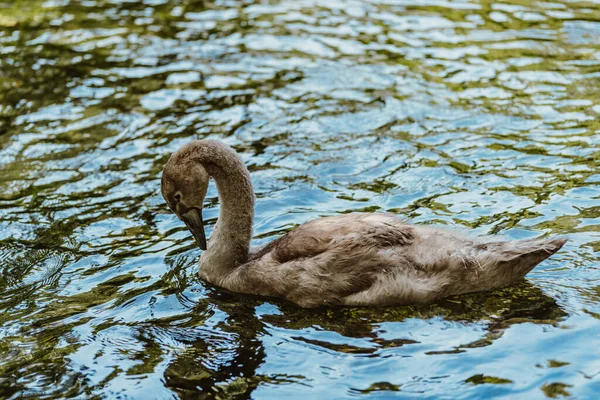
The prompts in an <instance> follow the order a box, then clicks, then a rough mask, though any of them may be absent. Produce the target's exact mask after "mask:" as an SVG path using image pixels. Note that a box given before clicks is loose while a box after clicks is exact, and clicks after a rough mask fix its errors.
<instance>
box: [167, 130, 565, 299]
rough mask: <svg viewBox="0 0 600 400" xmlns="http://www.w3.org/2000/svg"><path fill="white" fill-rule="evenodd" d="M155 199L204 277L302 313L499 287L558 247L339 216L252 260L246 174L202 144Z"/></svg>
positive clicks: (173, 167) (221, 149)
mask: <svg viewBox="0 0 600 400" xmlns="http://www.w3.org/2000/svg"><path fill="white" fill-rule="evenodd" d="M210 177H213V178H214V179H215V181H216V183H217V189H218V191H219V198H220V200H221V202H222V205H221V213H220V216H219V222H218V224H217V225H216V227H215V230H214V233H213V235H212V237H211V240H210V241H209V242H208V245H207V243H206V237H205V234H204V226H203V222H202V212H201V210H202V205H203V202H204V198H205V196H206V192H207V188H208V181H209V178H210ZM162 194H163V197H164V198H165V200H166V201H167V203H168V205H169V207H170V208H171V209H172V210H173V211H174V212H175V213H176V214H177V216H178V217H179V218H181V219H182V220H183V221H184V222H185V224H186V225H187V227H188V228H189V229H190V231H191V232H192V234H193V235H194V237H195V238H196V240H197V241H198V244H199V245H200V248H201V249H203V250H205V252H204V254H203V255H202V257H201V259H200V276H201V277H202V278H203V279H206V280H207V281H209V282H211V283H213V284H216V285H218V286H221V287H224V288H226V289H229V290H231V291H234V292H241V293H251V294H257V295H263V296H273V297H281V298H285V299H288V300H291V301H293V302H295V303H296V304H298V305H300V306H303V307H316V306H319V305H350V306H352V305H358V306H367V305H390V304H413V303H424V302H431V301H434V300H437V299H440V298H442V297H446V296H450V295H455V294H461V293H468V292H476V291H482V290H489V289H493V288H498V287H501V286H505V285H508V284H510V283H513V282H514V281H516V280H518V279H520V278H521V277H523V276H524V275H525V274H526V273H528V272H529V271H530V270H531V269H532V268H533V267H534V266H535V265H537V264H538V263H539V262H541V261H542V260H544V259H546V258H547V257H549V256H550V255H552V254H554V253H555V252H556V251H557V250H558V249H560V248H561V247H562V246H563V244H564V243H565V241H566V240H565V239H552V240H521V241H513V242H505V241H504V242H503V241H490V240H488V241H477V240H474V239H469V238H465V237H463V236H460V235H458V234H456V233H454V232H451V231H446V230H441V229H437V228H432V227H426V226H413V225H410V224H408V223H406V222H405V221H403V220H401V219H398V218H396V217H395V216H393V215H389V214H375V213H373V214H346V215H339V216H334V217H327V218H321V219H317V220H314V221H311V222H308V223H306V224H304V225H301V226H299V227H298V228H296V229H295V230H293V231H292V232H290V233H288V234H287V235H285V236H283V237H281V238H279V239H277V240H274V241H273V242H271V243H270V244H268V245H267V246H265V247H264V248H262V249H261V250H259V251H258V252H257V253H255V254H252V255H251V254H250V253H249V246H250V239H251V236H252V218H253V215H254V209H253V208H254V192H253V189H252V183H251V181H250V174H249V173H248V170H247V169H246V167H245V166H244V163H243V162H242V161H241V160H240V158H239V157H238V156H237V154H236V153H235V152H234V151H233V150H232V149H231V148H230V147H229V146H227V145H225V144H223V143H220V142H217V141H210V140H205V141H196V142H193V143H190V144H188V145H186V146H183V147H182V148H181V149H180V150H179V151H177V152H176V153H174V154H173V155H172V156H171V158H170V159H169V161H168V162H167V164H166V165H165V168H164V171H163V177H162Z"/></svg>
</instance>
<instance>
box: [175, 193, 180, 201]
mask: <svg viewBox="0 0 600 400" xmlns="http://www.w3.org/2000/svg"><path fill="white" fill-rule="evenodd" d="M180 200H181V195H180V194H179V193H175V201H180Z"/></svg>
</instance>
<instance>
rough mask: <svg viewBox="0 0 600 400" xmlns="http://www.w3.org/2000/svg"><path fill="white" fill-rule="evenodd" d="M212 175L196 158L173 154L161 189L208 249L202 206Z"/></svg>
mask: <svg viewBox="0 0 600 400" xmlns="http://www.w3.org/2000/svg"><path fill="white" fill-rule="evenodd" d="M208 181H209V175H208V173H207V172H206V170H205V169H204V167H202V165H200V164H198V163H197V162H193V161H192V160H186V159H181V158H179V157H171V159H170V160H169V161H168V162H167V164H166V165H165V168H164V169H163V175H162V183H161V192H162V196H163V197H164V199H165V200H166V202H167V204H168V206H169V208H170V209H171V210H172V211H173V212H174V213H175V215H177V217H179V219H180V220H182V221H183V222H184V223H185V225H186V226H187V227H188V229H189V230H190V232H192V235H194V238H195V239H196V242H198V246H200V248H201V249H202V250H206V234H205V233H204V223H203V221H202V205H203V204H204V198H205V197H206V191H207V189H208Z"/></svg>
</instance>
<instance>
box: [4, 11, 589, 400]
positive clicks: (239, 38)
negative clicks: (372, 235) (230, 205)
mask: <svg viewBox="0 0 600 400" xmlns="http://www.w3.org/2000/svg"><path fill="white" fill-rule="evenodd" d="M599 38H600V3H598V2H597V1H554V2H530V1H524V0H523V1H522V0H511V1H506V2H487V1H483V0H480V1H476V0H472V1H467V0H465V1H462V0H461V1H442V0H440V1H438V0H431V1H419V2H417V1H391V0H389V1H387V0H381V1H380V0H372V1H351V0H345V1H342V0H339V1H317V0H312V1H308V0H307V1H304V0H288V1H271V2H260V1H225V0H223V1H212V2H206V1H196V0H144V1H125V0H91V1H88V0H86V1H83V0H82V1H77V0H45V1H41V0H20V1H12V2H5V3H2V4H0V53H2V56H1V57H0V89H1V90H0V171H1V173H0V287H1V288H2V291H1V292H0V293H1V295H0V349H1V351H0V397H3V398H20V397H53V396H64V397H80V398H91V397H98V398H113V397H116V396H120V397H121V398H172V397H182V398H198V397H201V398H214V397H219V398H246V397H249V396H251V397H253V398H283V397H284V396H285V397H288V398H308V397H312V398H317V397H319V398H361V397H364V398H389V397H399V398H411V397H419V398H483V397H491V396H506V397H507V398H521V397H522V398H543V397H551V398H557V397H562V396H574V397H576V398H594V396H595V395H597V393H598V392H600V357H598V351H597V350H596V349H598V348H599V347H600V325H599V324H600V322H599V321H598V320H599V319H600V270H599V268H598V261H597V260H598V256H597V254H598V251H600V233H599V232H600V190H599V184H600V172H599V169H598V167H599V164H600V124H599V123H598V121H599V120H600V84H599V82H600V80H599V79H600V39H599ZM208 137H210V138H217V139H219V140H222V141H225V142H226V143H228V144H230V145H232V146H233V147H234V148H235V149H236V150H237V151H238V152H239V153H240V154H241V156H242V157H243V159H244V161H245V162H246V163H247V165H248V167H249V169H250V171H251V173H252V179H253V182H254V185H255V190H256V193H257V204H256V220H255V240H254V244H256V245H259V244H264V243H268V242H269V241H270V240H272V239H274V238H275V237H277V236H279V235H281V234H282V233H284V232H286V231H287V230H289V229H292V228H293V227H294V226H296V225H297V224H300V223H303V222H305V221H308V220H310V219H313V218H317V217H319V216H325V215H335V214H338V213H345V212H350V211H388V212H393V213H396V214H398V215H401V216H404V217H406V218H409V219H411V220H412V221H414V222H415V223H436V224H445V225H454V226H457V227H458V228H459V229H468V230H472V231H474V232H476V233H479V234H500V235H504V236H506V237H509V238H513V239H518V238H531V237H538V236H549V235H564V236H567V237H569V238H570V242H569V243H568V244H567V245H566V246H565V248H564V249H563V250H562V251H561V252H560V253H559V254H557V255H556V256H554V257H552V259H550V260H548V261H546V262H544V263H543V264H542V265H540V266H538V267H537V268H536V269H535V270H534V271H532V272H531V273H530V274H529V275H528V279H527V280H526V281H524V282H522V283H520V284H518V285H516V286H515V287H511V288H506V289H503V290H498V291H496V292H493V293H484V294H476V295H468V296H461V297H456V298H451V299H447V300H445V301H443V302H440V303H438V304H433V305H427V306H418V307H395V308H394V307H392V308H386V309H322V310H301V309H298V308H297V307H295V306H293V305H290V304H287V303H282V302H278V301H274V300H268V299H259V298H252V297H247V296H238V295H234V294H231V293H226V292H224V291H223V290H221V289H219V288H215V287H213V286H211V285H209V284H206V283H204V282H202V281H200V280H199V279H198V278H197V277H196V270H197V259H198V256H199V255H200V250H198V249H197V248H196V246H195V245H194V242H193V240H192V239H191V237H190V234H189V233H188V232H187V230H186V229H185V227H184V226H182V224H181V222H180V221H179V220H178V219H177V218H176V217H175V216H174V215H173V214H171V213H170V212H168V210H167V208H166V207H165V205H164V202H163V200H162V198H161V196H160V194H159V186H160V171H161V169H162V166H163V165H164V163H165V162H166V160H167V158H168V156H169V154H170V153H171V152H173V151H175V150H177V149H178V148H179V147H180V146H181V145H183V144H185V143H188V142H190V141H191V140H194V139H198V138H208ZM206 207H207V209H206V215H205V219H206V221H207V223H208V225H209V226H208V229H207V231H208V233H210V231H211V230H212V226H213V225H214V223H215V221H216V218H217V215H218V206H217V198H216V191H215V188H214V187H211V188H210V191H209V197H208V198H207V204H206Z"/></svg>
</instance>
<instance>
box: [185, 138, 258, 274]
mask: <svg viewBox="0 0 600 400" xmlns="http://www.w3.org/2000/svg"><path fill="white" fill-rule="evenodd" d="M194 150H196V151H194V152H193V154H194V158H196V160H197V161H198V162H199V163H200V164H202V166H203V167H204V168H205V169H206V172H208V174H209V175H210V176H212V177H213V178H214V180H215V182H216V184H217V190H218V192H219V200H220V203H221V209H220V212H219V220H218V221H217V224H216V225H215V229H214V230H213V233H212V235H211V236H210V240H209V241H208V246H207V250H206V251H205V252H204V253H203V254H202V257H201V258H200V270H199V273H200V276H201V277H202V278H203V279H206V280H208V281H209V282H212V283H214V284H217V285H219V284H220V282H221V281H222V280H223V279H224V278H225V277H227V276H228V275H229V274H230V273H231V272H232V270H233V269H234V268H236V267H237V266H239V265H241V264H244V263H245V262H247V261H248V254H249V250H250V239H251V238H252V219H253V217H254V190H253V188H252V181H251V179H250V173H249V172H248V169H247V168H246V166H245V165H244V162H243V161H242V160H241V159H240V158H239V156H238V155H237V154H236V153H235V151H233V150H232V149H231V148H230V147H229V146H226V145H224V144H222V143H220V142H216V141H210V140H205V141H201V142H196V149H194Z"/></svg>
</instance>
